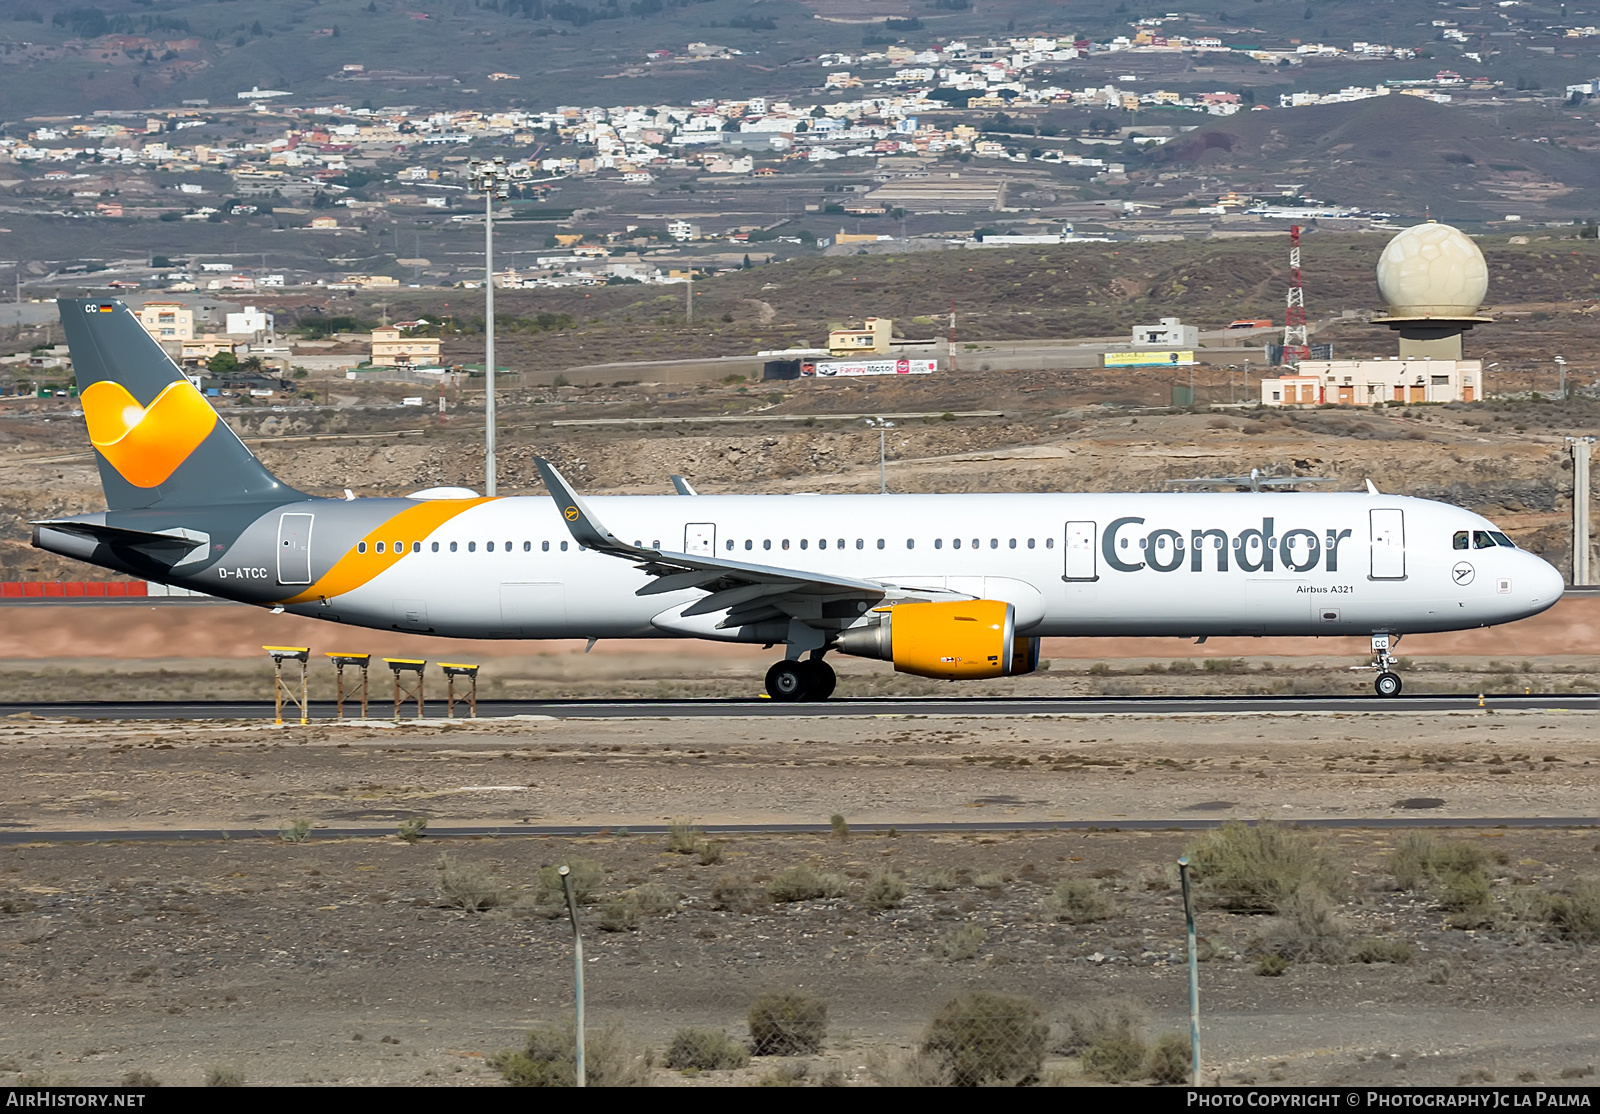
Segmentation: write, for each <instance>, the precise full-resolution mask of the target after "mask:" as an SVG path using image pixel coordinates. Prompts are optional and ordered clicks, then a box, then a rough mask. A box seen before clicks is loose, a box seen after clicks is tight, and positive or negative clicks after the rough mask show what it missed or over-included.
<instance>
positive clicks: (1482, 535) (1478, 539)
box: [1472, 530, 1494, 549]
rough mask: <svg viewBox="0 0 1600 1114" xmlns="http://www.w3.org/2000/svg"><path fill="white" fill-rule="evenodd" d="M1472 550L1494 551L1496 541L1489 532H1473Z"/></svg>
mask: <svg viewBox="0 0 1600 1114" xmlns="http://www.w3.org/2000/svg"><path fill="white" fill-rule="evenodd" d="M1472 548H1473V549H1493V548H1494V539H1493V538H1492V537H1490V536H1489V531H1487V530H1474V531H1473V532H1472Z"/></svg>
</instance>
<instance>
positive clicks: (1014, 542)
mask: <svg viewBox="0 0 1600 1114" xmlns="http://www.w3.org/2000/svg"><path fill="white" fill-rule="evenodd" d="M1011 548H1012V549H1015V548H1017V539H1016V538H1012V539H1011Z"/></svg>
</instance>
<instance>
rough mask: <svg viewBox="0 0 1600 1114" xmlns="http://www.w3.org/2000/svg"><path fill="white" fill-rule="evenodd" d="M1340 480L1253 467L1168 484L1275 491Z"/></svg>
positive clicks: (1171, 481) (1169, 481)
mask: <svg viewBox="0 0 1600 1114" xmlns="http://www.w3.org/2000/svg"><path fill="white" fill-rule="evenodd" d="M1338 482H1339V481H1338V480H1336V479H1334V478H1333V477H1332V476H1263V475H1262V474H1261V469H1259V468H1252V469H1250V474H1249V475H1248V476H1196V477H1195V478H1193V479H1187V480H1168V481H1167V484H1168V486H1172V485H1187V486H1191V487H1234V488H1238V489H1239V490H1240V491H1244V490H1247V489H1248V490H1250V491H1264V490H1265V491H1274V490H1277V489H1278V488H1282V487H1298V486H1299V485H1300V484H1331V483H1338Z"/></svg>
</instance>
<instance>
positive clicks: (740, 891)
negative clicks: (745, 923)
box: [711, 874, 767, 913]
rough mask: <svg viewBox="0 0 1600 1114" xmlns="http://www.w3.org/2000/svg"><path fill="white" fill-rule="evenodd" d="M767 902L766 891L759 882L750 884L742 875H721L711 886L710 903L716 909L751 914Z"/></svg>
mask: <svg viewBox="0 0 1600 1114" xmlns="http://www.w3.org/2000/svg"><path fill="white" fill-rule="evenodd" d="M766 900H767V891H766V890H765V889H764V888H762V886H761V884H760V883H759V882H752V881H751V880H750V879H748V878H746V877H745V876H744V875H742V874H722V875H718V877H717V880H716V881H715V882H713V883H712V884H711V903H712V905H713V906H714V907H715V908H717V909H731V910H733V911H734V912H737V913H753V912H755V910H756V908H757V907H758V906H760V905H761V904H762V903H764V902H765V901H766Z"/></svg>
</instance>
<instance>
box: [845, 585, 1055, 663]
mask: <svg viewBox="0 0 1600 1114" xmlns="http://www.w3.org/2000/svg"><path fill="white" fill-rule="evenodd" d="M1016 626H1017V623H1016V609H1015V608H1013V607H1012V606H1011V605H1010V604H1009V603H1004V602H1002V601H1000V600H958V601H956V602H953V603H902V604H897V605H895V606H893V607H887V608H883V609H882V610H881V611H880V612H879V613H878V621H877V622H876V623H874V624H873V625H871V626H865V627H855V628H853V629H851V630H847V631H841V632H840V633H839V636H838V638H836V639H835V640H834V647H835V648H836V649H838V650H839V651H840V652H841V653H846V654H854V655H856V656H858V657H864V658H878V659H880V660H882V661H892V662H893V663H894V667H895V671H896V672H899V673H915V674H917V675H918V676H920V677H938V678H940V679H943V680H951V681H957V680H966V679H981V678H984V677H1008V676H1016V675H1018V674H1022V673H1032V672H1033V671H1034V670H1035V669H1036V668H1038V665H1039V640H1038V639H1037V638H1026V637H1018V636H1017V631H1016Z"/></svg>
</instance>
